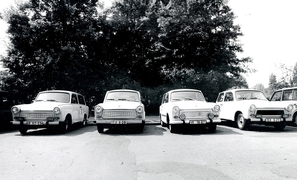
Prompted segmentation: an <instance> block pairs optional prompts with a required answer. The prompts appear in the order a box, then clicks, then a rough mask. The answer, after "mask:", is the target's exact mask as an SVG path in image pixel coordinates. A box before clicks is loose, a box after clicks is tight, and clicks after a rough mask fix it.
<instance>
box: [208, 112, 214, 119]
mask: <svg viewBox="0 0 297 180" xmlns="http://www.w3.org/2000/svg"><path fill="white" fill-rule="evenodd" d="M207 116H208V119H210V120H212V119H214V117H215V115H214V114H213V113H209V114H208V115H207Z"/></svg>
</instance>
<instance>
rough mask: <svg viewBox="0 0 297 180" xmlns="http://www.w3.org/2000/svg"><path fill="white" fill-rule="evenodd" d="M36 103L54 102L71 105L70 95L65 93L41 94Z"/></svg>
mask: <svg viewBox="0 0 297 180" xmlns="http://www.w3.org/2000/svg"><path fill="white" fill-rule="evenodd" d="M35 101H36V102H38V101H52V102H63V103H69V101H70V95H69V93H64V92H44V93H39V94H38V96H37V97H36V98H35Z"/></svg>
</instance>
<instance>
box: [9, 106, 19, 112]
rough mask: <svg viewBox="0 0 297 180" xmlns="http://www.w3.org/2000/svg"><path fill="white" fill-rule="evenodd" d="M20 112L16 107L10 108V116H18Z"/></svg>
mask: <svg viewBox="0 0 297 180" xmlns="http://www.w3.org/2000/svg"><path fill="white" fill-rule="evenodd" d="M20 111H21V109H20V108H18V107H16V106H13V107H12V108H11V112H12V114H18V113H19V112H20Z"/></svg>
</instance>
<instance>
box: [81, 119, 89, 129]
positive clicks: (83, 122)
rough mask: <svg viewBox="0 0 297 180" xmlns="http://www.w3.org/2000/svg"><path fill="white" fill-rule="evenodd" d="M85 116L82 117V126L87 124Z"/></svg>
mask: <svg viewBox="0 0 297 180" xmlns="http://www.w3.org/2000/svg"><path fill="white" fill-rule="evenodd" d="M87 122H88V120H87V117H84V120H83V121H82V126H83V127H85V126H86V125H87Z"/></svg>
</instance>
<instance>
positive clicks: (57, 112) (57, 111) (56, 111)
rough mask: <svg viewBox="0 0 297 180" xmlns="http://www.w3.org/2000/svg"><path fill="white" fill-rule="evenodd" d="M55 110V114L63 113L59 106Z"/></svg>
mask: <svg viewBox="0 0 297 180" xmlns="http://www.w3.org/2000/svg"><path fill="white" fill-rule="evenodd" d="M53 111H54V114H55V115H59V114H61V109H60V108H58V107H55V108H54V110H53Z"/></svg>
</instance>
